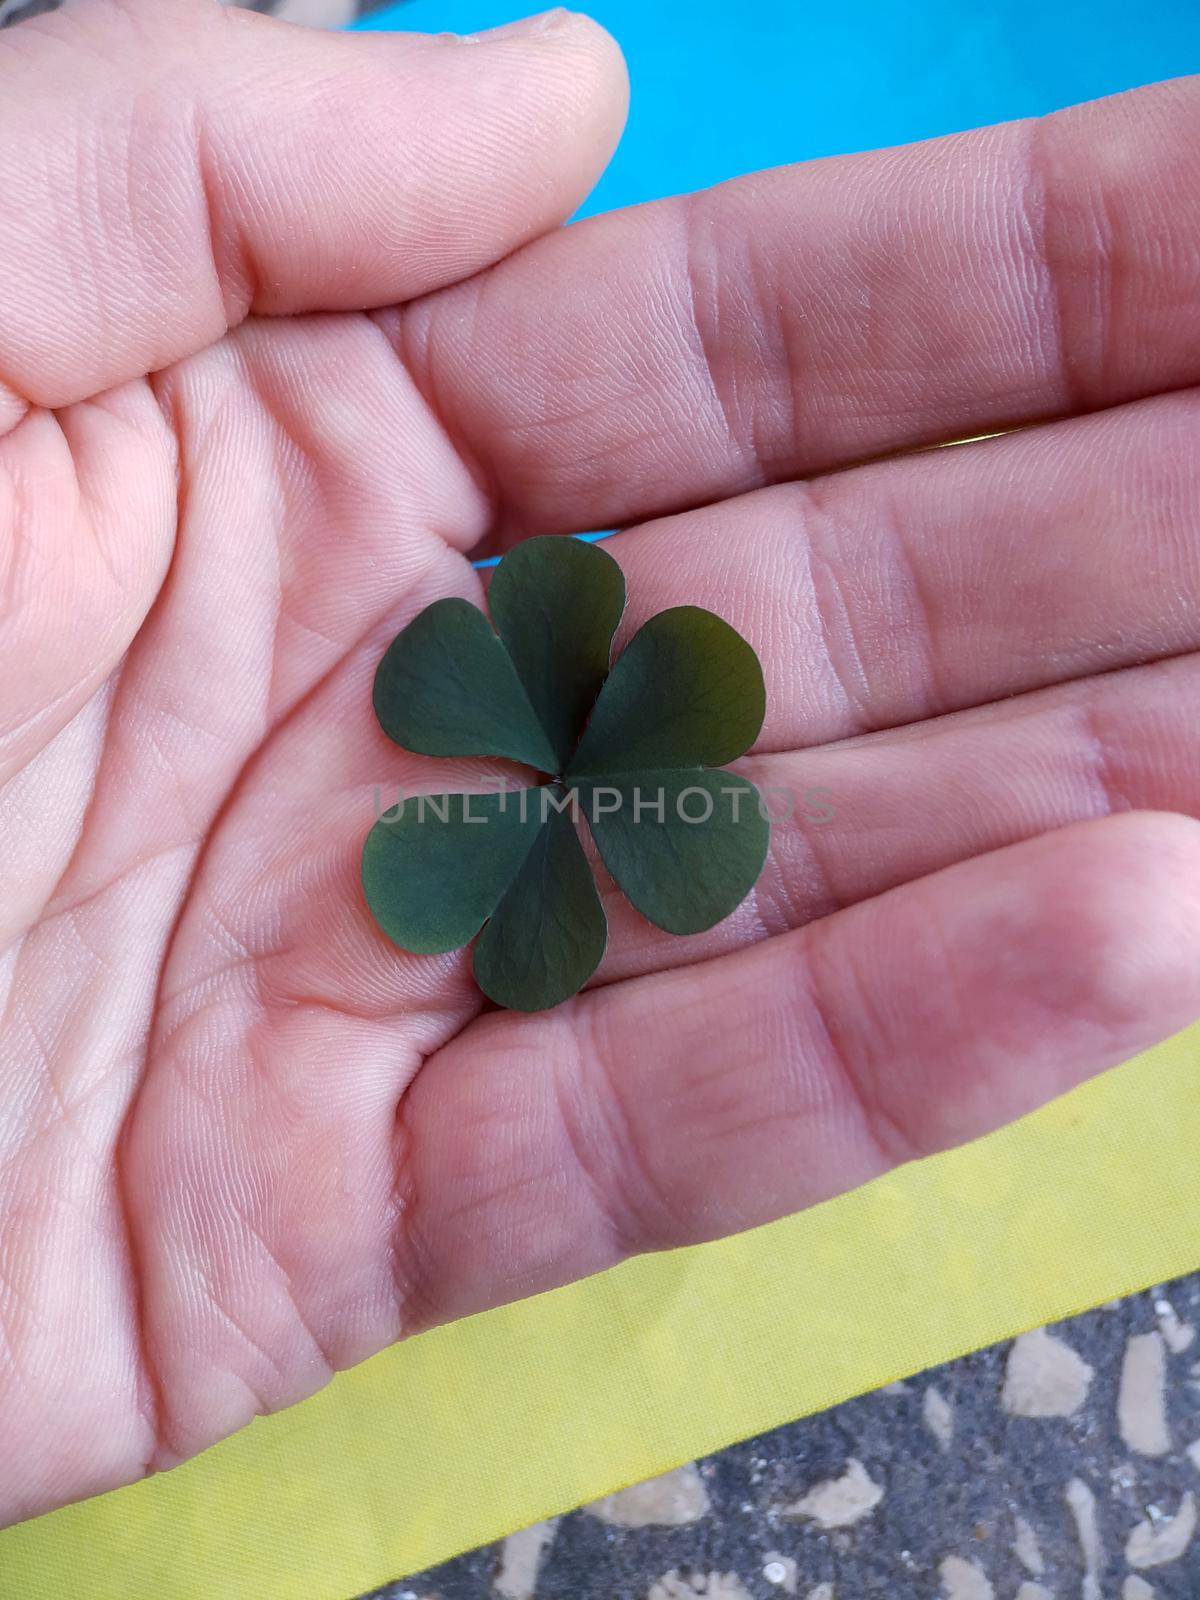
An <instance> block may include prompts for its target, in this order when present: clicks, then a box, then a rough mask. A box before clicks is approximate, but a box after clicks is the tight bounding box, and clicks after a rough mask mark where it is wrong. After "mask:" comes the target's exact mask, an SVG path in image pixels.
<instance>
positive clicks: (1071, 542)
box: [605, 391, 1200, 750]
mask: <svg viewBox="0 0 1200 1600" xmlns="http://www.w3.org/2000/svg"><path fill="white" fill-rule="evenodd" d="M1198 445H1200V392H1197V391H1190V392H1187V393H1185V394H1181V395H1174V396H1165V397H1162V398H1160V399H1157V400H1148V401H1141V402H1138V403H1136V404H1133V405H1129V406H1124V407H1118V408H1115V409H1114V410H1112V411H1108V412H1105V413H1103V414H1101V415H1099V416H1095V417H1089V418H1083V419H1076V420H1073V421H1069V422H1061V423H1055V424H1053V425H1051V426H1049V427H1046V428H1041V429H1030V430H1028V431H1026V432H1024V433H1019V434H1012V435H1009V436H1008V437H1006V438H1003V439H993V440H987V441H984V442H982V443H979V444H973V445H964V446H961V447H959V448H958V449H954V450H939V451H932V452H928V453H926V454H924V455H921V456H914V457H908V458H905V459H900V460H895V461H887V462H878V463H875V464H874V465H871V466H868V467H861V468H857V469H855V470H853V471H850V472H844V473H838V474H835V475H833V476H831V477H829V478H823V479H819V480H814V481H813V482H811V483H808V484H791V485H787V486H784V485H780V486H777V487H775V488H771V489H765V490H761V491H758V492H755V493H752V494H749V495H746V496H742V497H740V498H738V499H735V500H731V501H728V502H726V503H724V504H721V505H716V506H710V507H707V508H706V509H704V510H702V511H696V512H688V513H684V514H682V515H679V516H677V517H673V518H668V519H664V520H663V521H660V522H656V523H651V524H648V525H644V526H642V527H640V528H638V529H636V530H633V531H631V532H629V533H623V534H620V535H618V537H616V538H615V539H610V540H609V541H608V542H607V544H606V546H605V548H606V549H607V550H609V551H610V552H611V553H612V554H613V555H614V556H615V557H616V559H617V560H618V561H619V562H620V563H621V565H622V567H623V568H624V569H625V575H626V581H627V585H628V589H629V595H630V607H629V614H628V616H627V618H626V620H625V623H624V626H623V631H622V635H621V638H620V639H618V648H619V647H620V645H621V644H622V643H623V641H624V640H625V639H626V638H627V637H628V636H629V631H630V630H633V629H635V628H636V627H638V626H639V624H640V623H641V622H642V621H644V620H645V618H646V617H648V616H652V615H654V613H655V612H657V611H661V610H662V609H663V608H664V606H671V605H675V604H677V603H678V600H679V597H680V596H681V595H686V596H687V597H688V599H689V601H691V602H693V603H694V604H696V605H700V606H707V607H709V608H711V609H712V610H715V611H717V612H718V613H719V614H720V615H721V616H723V617H725V618H726V620H727V621H729V622H731V623H732V624H733V626H734V627H735V628H737V629H738V630H739V632H741V633H743V634H744V635H745V636H746V637H747V638H748V639H749V640H750V642H751V643H752V644H753V645H754V646H755V649H756V650H757V652H758V654H759V657H760V659H761V660H762V662H763V666H764V670H765V672H766V675H767V717H766V721H765V723H764V725H763V730H762V734H761V737H760V739H759V742H758V746H757V748H758V749H759V750H771V749H775V750H779V749H795V748H797V747H798V746H801V745H811V744H817V743H821V742H823V741H826V740H833V739H842V738H846V737H848V736H849V735H852V734H858V733H863V732H867V731H871V730H874V729H878V728H887V727H894V726H899V725H901V724H904V723H909V722H915V721H919V720H922V719H924V718H926V717H930V716H937V715H940V714H942V713H944V712H947V711H953V710H958V709H960V708H962V707H965V706H971V705H977V704H981V703H984V702H986V701H989V700H993V699H997V698H999V697H1000V696H1003V695H1011V694H1019V693H1023V692H1025V691H1027V690H1030V689H1036V688H1039V687H1042V686H1044V685H1048V684H1052V683H1057V682H1063V681H1066V680H1069V679H1074V678H1079V677H1082V676H1084V675H1086V674H1088V673H1093V672H1100V671H1108V670H1111V669H1113V668H1116V667H1122V666H1127V665H1130V664H1133V663H1137V662H1144V661H1147V660H1151V659H1154V658H1158V657H1163V656H1169V655H1173V654H1177V653H1180V652H1183V651H1187V650H1192V649H1196V648H1200V449H1198V448H1197V446H1198Z"/></svg>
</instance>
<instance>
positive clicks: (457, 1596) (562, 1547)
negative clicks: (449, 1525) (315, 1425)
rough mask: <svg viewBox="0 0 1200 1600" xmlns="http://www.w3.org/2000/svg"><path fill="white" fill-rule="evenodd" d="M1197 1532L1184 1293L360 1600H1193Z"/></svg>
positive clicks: (1199, 1486) (832, 1415)
mask: <svg viewBox="0 0 1200 1600" xmlns="http://www.w3.org/2000/svg"><path fill="white" fill-rule="evenodd" d="M563 1425H564V1427H569V1426H570V1418H569V1417H564V1419H563ZM1198 1520H1200V1274H1198V1275H1196V1276H1193V1277H1190V1278H1186V1279H1182V1280H1181V1281H1179V1282H1177V1283H1174V1284H1171V1285H1170V1286H1168V1287H1167V1288H1165V1289H1158V1290H1155V1291H1153V1292H1151V1293H1150V1294H1145V1295H1137V1296H1135V1297H1134V1298H1132V1299H1130V1300H1126V1301H1123V1302H1121V1303H1120V1304H1116V1305H1113V1306H1109V1307H1105V1308H1103V1309H1101V1310H1098V1311H1093V1312H1089V1313H1088V1314H1086V1315H1084V1316H1081V1317H1077V1318H1075V1319H1073V1320H1072V1321H1070V1322H1064V1323H1059V1324H1056V1325H1055V1326H1054V1327H1052V1328H1050V1329H1048V1330H1043V1331H1041V1332H1038V1333H1032V1334H1026V1335H1025V1336H1024V1337H1022V1338H1020V1339H1017V1340H1015V1341H1014V1342H1013V1343H1011V1344H1007V1345H1001V1346H998V1347H997V1348H995V1349H991V1350H985V1351H981V1352H980V1353H979V1354H978V1355H973V1356H968V1357H966V1358H964V1359H963V1360H961V1361H956V1362H952V1363H950V1364H949V1365H948V1366H944V1367H940V1368H938V1369H937V1370H935V1371H933V1372H929V1373H924V1374H922V1375H921V1376H919V1377H916V1378H912V1379H911V1380H909V1381H908V1382H907V1383H901V1384H893V1385H891V1386H890V1387H889V1388H887V1389H883V1390H880V1391H879V1392H878V1393H876V1394H870V1395H865V1396H863V1397H862V1398H861V1399H858V1400H852V1401H850V1402H848V1403H847V1404H846V1405H842V1406H838V1407H836V1408H835V1409H834V1410H832V1411H828V1412H825V1413H823V1414H821V1415H819V1416H815V1417H809V1418H807V1419H805V1420H803V1421H801V1422H795V1423H792V1424H791V1425H789V1426H788V1427H784V1428H779V1429H777V1430H776V1431H775V1432H774V1433H769V1434H766V1435H764V1436H763V1437H761V1438H758V1439H752V1440H750V1441H749V1442H747V1443H746V1444H740V1445H735V1446H734V1447H733V1448H732V1449H729V1450H725V1451H723V1452H721V1454H719V1455H716V1456H712V1457H709V1458H708V1459H706V1460H703V1461H700V1462H697V1463H696V1464H695V1465H690V1466H686V1467H682V1468H680V1469H679V1470H678V1471H677V1472H674V1473H670V1474H668V1475H667V1477H666V1478H661V1479H657V1480H655V1482H653V1483H651V1484H647V1485H642V1486H640V1487H638V1488H635V1489H630V1490H626V1491H625V1492H624V1493H622V1494H616V1495H612V1496H610V1497H609V1498H608V1499H607V1500H603V1501H599V1502H598V1503H597V1504H595V1505H593V1506H589V1507H586V1508H585V1509H583V1510H581V1511H576V1512H573V1513H572V1514H571V1515H570V1516H566V1517H563V1518H561V1519H559V1520H558V1521H556V1522H551V1523H546V1524H542V1525H540V1526H538V1527H536V1528H532V1529H528V1530H526V1531H525V1532H522V1533H518V1534H514V1535H513V1537H512V1538H510V1539H507V1540H505V1541H504V1542H503V1543H502V1544H500V1545H496V1546H492V1547H489V1548H487V1549H484V1550H480V1551H476V1552H475V1553H474V1554H472V1555H468V1556H463V1557H461V1558H460V1559H458V1560H456V1561H451V1562H448V1563H447V1564H446V1565H445V1566H441V1567H437V1568H435V1569H434V1570H432V1571H430V1572H426V1573H423V1574H421V1575H420V1576H419V1577H412V1578H408V1579H407V1580H405V1581H403V1582H400V1583H396V1584H393V1585H391V1586H390V1587H388V1588H386V1589H382V1590H379V1591H378V1592H377V1594H376V1595H375V1596H373V1597H372V1600H701V1597H707V1600H771V1597H781V1596H789V1597H790V1596H793V1595H794V1596H798V1597H799V1600H875V1597H876V1596H879V1597H885V1600H1194V1597H1197V1596H1200V1531H1198V1527H1197V1524H1198Z"/></svg>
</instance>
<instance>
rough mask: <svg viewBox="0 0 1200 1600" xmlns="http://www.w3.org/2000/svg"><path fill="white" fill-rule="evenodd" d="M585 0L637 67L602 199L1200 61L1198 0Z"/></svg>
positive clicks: (900, 138)
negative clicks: (816, 0)
mask: <svg viewBox="0 0 1200 1600" xmlns="http://www.w3.org/2000/svg"><path fill="white" fill-rule="evenodd" d="M541 3H545V0H541ZM574 3H575V4H577V5H578V7H579V9H582V10H587V11H589V12H590V13H591V14H592V15H593V16H595V17H596V18H597V20H599V21H600V22H603V23H604V25H605V26H606V27H607V28H608V29H609V30H610V31H611V32H612V33H613V34H615V35H616V37H617V39H618V40H620V43H621V46H622V48H623V49H624V51H625V55H626V58H627V59H628V61H629V67H630V74H631V78H632V82H633V107H632V112H631V117H630V123H629V132H628V134H627V136H626V139H625V142H624V144H623V145H622V147H621V149H620V151H619V152H618V154H617V156H616V159H615V160H614V162H613V165H612V167H611V168H610V170H609V172H608V174H607V175H606V176H605V178H604V179H603V180H602V182H601V184H600V186H599V188H598V189H597V191H596V193H595V194H594V195H593V196H592V198H591V200H590V201H589V203H588V205H587V207H586V208H585V211H587V212H592V211H607V210H611V209H612V208H613V207H615V206H622V205H630V204H632V203H634V202H637V201H641V200H650V199H655V198H657V197H658V196H660V195H664V194H674V193H679V192H682V191H684V190H688V189H698V188H703V187H704V186H705V185H707V184H711V183H719V182H720V181H721V180H722V179H724V178H730V177H734V176H736V175H737V174H738V173H742V172H751V171H754V170H755V169H756V168H758V167H770V166H778V165H780V164H782V163H784V162H788V161H802V160H805V159H807V158H809V157H811V156H823V155H836V154H840V153H842V152H844V151H849V150H869V149H873V148H874V147H875V146H877V145H889V144H904V143H907V142H909V141H911V140H914V139H926V138H929V137H931V136H932V135H934V134H939V133H953V132H957V131H959V130H961V129H963V128H972V127H979V126H982V125H983V124H985V123H989V122H1002V121H1005V120H1008V119H1011V118H1013V117H1024V116H1030V115H1035V114H1037V113H1040V112H1044V111H1053V110H1056V109H1057V108H1058V107H1060V106H1065V105H1071V104H1073V103H1074V102H1075V101H1078V100H1090V99H1095V98H1096V97H1097V96H1099V95H1105V94H1112V93H1114V92H1115V91H1117V90H1119V89H1129V88H1133V87H1134V86H1135V85H1137V84H1142V83H1152V82H1154V81H1156V80H1157V79H1159V78H1171V77H1179V76H1182V75H1183V74H1185V73H1189V72H1198V71H1200V3H1198V0H1142V3H1140V4H1138V5H1137V6H1134V7H1131V6H1130V5H1129V4H1128V3H1127V0H1120V3H1118V0H986V3H985V4H983V5H980V6H976V7H973V8H971V7H963V6H961V5H956V4H951V3H950V0H859V3H858V4H853V3H848V4H842V5H816V4H814V5H805V4H802V3H801V0H759V3H757V4H746V3H745V0H740V3H739V0H574ZM531 9H532V10H536V9H539V0H527V4H525V5H524V6H522V5H521V4H520V3H517V0H408V3H407V4H404V5H399V6H392V7H389V8H388V9H387V10H385V11H381V12H378V13H376V14H375V15H374V16H372V17H370V18H368V19H367V20H366V21H365V22H363V23H362V24H360V26H362V27H364V28H368V29H387V28H411V29H415V30H417V31H419V32H422V33H424V32H431V33H436V32H440V31H442V30H451V31H453V32H455V33H470V32H475V31H477V30H478V29H481V28H487V27H492V26H494V25H496V24H498V23H501V22H508V21H511V20H512V19H513V18H514V17H518V16H521V15H523V14H524V13H525V12H526V11H528V10H531Z"/></svg>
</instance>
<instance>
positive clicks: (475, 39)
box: [463, 6, 571, 44]
mask: <svg viewBox="0 0 1200 1600" xmlns="http://www.w3.org/2000/svg"><path fill="white" fill-rule="evenodd" d="M570 22H571V13H570V12H569V11H567V10H566V9H565V8H564V7H563V6H555V7H554V9H553V11H542V12H539V13H538V15H537V16H536V17H522V18H520V20H519V21H517V22H506V23H504V24H503V26H502V27H499V28H487V29H486V30H485V31H484V32H483V33H468V34H464V35H463V42H464V43H465V44H490V43H491V42H492V40H494V39H496V40H500V39H531V38H536V37H537V36H538V34H542V33H554V32H556V31H557V30H558V29H560V28H562V27H563V26H565V25H569V24H570Z"/></svg>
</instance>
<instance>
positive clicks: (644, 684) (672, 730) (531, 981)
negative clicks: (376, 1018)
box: [363, 537, 769, 1011]
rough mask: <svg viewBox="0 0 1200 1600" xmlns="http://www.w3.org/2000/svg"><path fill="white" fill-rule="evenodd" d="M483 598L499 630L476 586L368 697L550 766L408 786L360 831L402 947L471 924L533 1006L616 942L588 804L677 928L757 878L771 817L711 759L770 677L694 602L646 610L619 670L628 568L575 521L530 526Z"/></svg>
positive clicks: (428, 750)
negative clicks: (474, 787)
mask: <svg viewBox="0 0 1200 1600" xmlns="http://www.w3.org/2000/svg"><path fill="white" fill-rule="evenodd" d="M488 604H489V608H490V610H491V614H492V622H493V623H494V630H493V627H492V625H490V624H489V623H488V621H487V619H486V617H485V616H484V614H483V612H482V611H480V610H478V609H477V608H476V607H475V606H473V605H471V604H470V603H469V602H468V601H466V600H438V601H435V602H434V604H433V605H431V606H428V607H427V608H426V609H425V610H424V611H422V612H421V613H420V614H419V615H418V616H417V617H415V618H414V619H413V621H412V622H410V623H409V625H408V626H407V627H406V628H405V629H404V630H403V632H402V633H400V634H399V635H398V636H397V637H396V638H395V639H394V640H393V642H392V644H391V645H390V647H389V648H388V651H387V653H386V654H385V656H384V657H383V660H382V661H381V662H380V665H379V670H378V673H377V674H376V678H375V713H376V715H377V716H378V718H379V722H380V725H381V726H382V728H383V730H384V732H385V733H386V734H387V735H388V737H389V738H391V739H393V740H394V741H395V742H396V743H397V744H399V745H402V746H403V747H404V748H405V749H406V750H412V751H416V752H418V753H420V754H422V755H430V756H501V757H506V758H508V759H510V760H512V761H517V762H521V763H523V764H524V765H526V766H528V767H532V768H534V769H536V770H537V771H538V772H540V773H542V774H544V777H545V780H546V781H545V782H544V783H543V784H541V785H538V786H531V787H526V788H518V789H508V790H506V791H505V790H499V789H493V790H492V791H490V792H488V793H485V794H449V795H434V796H428V795H427V796H422V797H409V798H408V799H406V800H403V801H402V802H401V803H400V804H399V805H397V806H395V807H393V808H392V810H390V811H388V812H386V813H385V814H384V816H383V817H382V818H381V819H380V820H379V821H378V822H377V823H376V824H375V826H374V827H373V828H372V830H371V832H370V834H369V835H368V837H367V841H366V845H365V847H364V850H363V885H364V888H365V891H366V897H367V903H368V905H369V906H370V908H371V912H372V914H373V916H374V917H375V920H376V922H377V923H378V924H379V926H380V927H381V928H382V929H383V931H384V933H386V934H387V935H388V937H389V938H391V939H392V940H393V941H394V942H395V943H396V944H398V945H399V946H400V947H401V948H402V949H404V950H408V951H412V952H414V953H416V954H434V953H438V952H443V951H447V950H456V949H458V948H459V947H460V946H462V945H466V944H468V943H469V942H470V941H471V940H472V939H474V938H475V937H476V935H478V936H479V937H478V939H477V941H476V945H475V956H474V971H475V979H476V982H477V983H478V984H479V987H480V988H481V989H482V990H483V992H484V993H485V994H486V995H488V996H489V997H490V998H491V999H492V1000H494V1001H496V1002H497V1003H498V1004H499V1005H502V1006H507V1007H509V1008H511V1009H513V1010H516V1011H542V1010H545V1009H547V1008H548V1007H550V1006H554V1005H557V1004H558V1003H559V1002H560V1001H562V1000H565V999H567V998H568V997H569V996H570V995H573V994H575V993H576V992H577V991H578V990H579V989H581V988H582V987H583V985H584V984H585V983H586V982H587V980H588V979H589V978H590V977H591V975H592V973H593V972H595V970H596V968H597V966H598V965H599V963H600V959H601V957H602V956H603V954H604V947H605V943H606V940H607V934H608V928H607V922H606V919H605V916H604V910H603V908H602V906H601V904H600V897H599V895H598V894H597V892H596V885H595V882H594V880H593V877H592V872H591V868H590V866H589V864H588V860H587V857H586V855H585V854H584V850H583V846H582V844H581V843H580V839H579V834H578V832H577V830H576V819H577V817H578V816H580V815H582V816H583V817H585V818H586V820H587V824H588V827H589V829H590V830H591V833H592V837H593V838H594V840H595V843H596V847H597V849H598V850H599V853H600V857H601V859H602V860H603V862H604V865H605V866H606V867H607V869H608V871H609V873H610V874H611V875H612V877H613V878H614V879H615V881H616V883H617V884H618V886H619V887H620V889H621V890H622V891H623V892H624V894H625V895H626V897H627V898H628V899H629V900H630V901H631V902H632V903H633V905H634V906H635V907H636V908H637V909H638V911H640V912H641V913H642V915H643V916H644V917H646V918H648V919H649V921H651V922H653V923H655V924H656V925H657V926H658V927H660V928H663V929H665V930H666V932H668V933H675V934H688V933H699V932H701V931H702V930H704V929H705V928H710V927H712V926H713V924H714V923H716V922H719V921H720V920H721V919H722V918H723V917H726V916H728V915H729V913H730V912H731V911H732V910H734V908H735V907H736V906H737V905H739V904H740V903H741V901H742V900H743V899H744V898H745V896H746V895H747V894H748V893H749V891H750V889H751V888H752V887H753V885H754V883H755V881H756V880H757V878H758V875H759V873H760V872H761V871H762V866H763V862H764V860H765V859H766V852H767V841H768V835H769V823H768V821H767V818H766V815H765V812H764V809H763V806H762V803H761V800H760V798H759V795H758V791H757V790H756V789H755V787H754V785H753V784H752V783H750V782H749V781H748V780H747V779H745V778H743V777H740V776H738V775H737V774H735V773H732V772H723V771H719V770H717V769H719V768H721V767H723V766H724V765H725V764H726V763H727V762H729V761H733V760H734V759H735V758H736V757H738V756H740V755H742V754H743V753H744V752H745V751H746V750H747V749H749V747H750V745H751V744H753V742H754V740H755V738H756V737H757V735H758V732H759V729H760V728H761V727H762V721H763V715H764V711H765V707H766V695H765V691H764V687H763V675H762V668H761V667H760V665H759V662H758V658H757V656H756V655H755V653H754V651H753V650H752V649H751V647H750V646H749V645H748V644H747V643H746V641H745V640H744V639H743V638H742V637H741V635H740V634H738V633H736V632H735V631H734V629H733V628H731V627H730V626H729V624H728V623H726V622H723V621H722V620H721V618H720V617H717V616H714V615H713V613H712V612H711V611H703V610H701V609H699V608H698V607H696V606H676V607H675V608H673V609H672V610H670V611H663V612H660V613H659V614H658V615H657V616H655V617H652V618H651V619H650V621H649V622H647V623H646V624H645V626H644V627H642V628H641V629H640V630H639V631H638V632H637V633H636V634H635V635H634V637H633V639H632V640H631V641H630V642H629V644H628V645H627V646H626V648H625V649H624V650H623V651H622V653H621V654H620V656H618V658H617V660H616V662H615V664H614V665H613V666H612V667H611V670H610V666H609V657H610V653H611V649H612V641H613V635H614V634H615V633H616V629H617V624H618V623H619V621H620V619H621V613H622V612H623V610H624V608H625V581H624V577H623V575H622V573H621V569H620V567H619V566H618V565H617V563H616V562H615V561H614V560H613V559H612V557H611V556H609V555H607V554H606V553H605V552H604V551H603V550H601V549H599V548H598V547H597V546H595V545H590V544H585V543H583V542H581V541H580V540H577V539H570V538H562V537H547V538H538V539H529V540H527V541H526V542H525V543H523V544H520V545H518V546H517V547H516V548H515V549H514V550H513V551H512V552H511V553H510V554H509V555H507V556H505V558H504V560H503V561H502V562H501V563H500V565H499V566H498V567H497V569H496V572H495V575H494V576H493V578H492V583H491V587H490V589H489V591H488ZM481 930H482V931H481Z"/></svg>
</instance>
